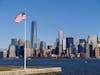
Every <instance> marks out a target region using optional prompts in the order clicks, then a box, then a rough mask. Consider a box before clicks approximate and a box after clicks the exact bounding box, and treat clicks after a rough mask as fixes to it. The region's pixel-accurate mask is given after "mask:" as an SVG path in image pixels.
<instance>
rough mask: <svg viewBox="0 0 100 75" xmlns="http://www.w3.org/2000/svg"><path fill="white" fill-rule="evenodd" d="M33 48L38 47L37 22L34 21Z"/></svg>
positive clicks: (32, 31)
mask: <svg viewBox="0 0 100 75" xmlns="http://www.w3.org/2000/svg"><path fill="white" fill-rule="evenodd" d="M31 48H34V49H36V48H37V23H36V21H32V23H31Z"/></svg>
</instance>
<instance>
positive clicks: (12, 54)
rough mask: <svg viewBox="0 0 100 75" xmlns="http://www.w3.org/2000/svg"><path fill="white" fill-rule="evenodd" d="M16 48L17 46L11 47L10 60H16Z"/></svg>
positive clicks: (9, 51)
mask: <svg viewBox="0 0 100 75" xmlns="http://www.w3.org/2000/svg"><path fill="white" fill-rule="evenodd" d="M15 51H16V47H15V45H9V50H8V55H9V56H8V57H9V58H15V57H16V52H15Z"/></svg>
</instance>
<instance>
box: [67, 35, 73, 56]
mask: <svg viewBox="0 0 100 75" xmlns="http://www.w3.org/2000/svg"><path fill="white" fill-rule="evenodd" d="M66 48H67V49H68V54H69V55H70V54H74V53H75V49H74V38H73V37H67V38H66Z"/></svg>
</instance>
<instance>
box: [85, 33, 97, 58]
mask: <svg viewBox="0 0 100 75" xmlns="http://www.w3.org/2000/svg"><path fill="white" fill-rule="evenodd" d="M87 41H88V44H89V50H90V56H91V57H94V56H95V50H94V49H95V47H96V44H97V37H96V36H93V35H92V36H88V40H87Z"/></svg>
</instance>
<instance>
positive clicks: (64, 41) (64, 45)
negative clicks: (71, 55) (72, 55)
mask: <svg viewBox="0 0 100 75" xmlns="http://www.w3.org/2000/svg"><path fill="white" fill-rule="evenodd" d="M62 44H63V51H64V50H66V39H63V40H62Z"/></svg>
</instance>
